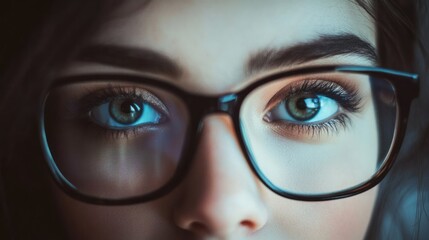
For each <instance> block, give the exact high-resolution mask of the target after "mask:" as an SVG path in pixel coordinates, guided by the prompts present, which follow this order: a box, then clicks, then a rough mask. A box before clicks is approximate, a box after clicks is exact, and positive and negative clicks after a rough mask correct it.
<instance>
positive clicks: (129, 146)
mask: <svg viewBox="0 0 429 240" xmlns="http://www.w3.org/2000/svg"><path fill="white" fill-rule="evenodd" d="M188 118H189V113H188V111H187V110H186V107H185V106H184V103H183V102H182V101H181V100H180V99H179V98H178V97H176V96H174V95H173V94H171V93H169V92H167V91H165V90H161V89H159V88H156V87H153V86H150V85H144V84H140V85H139V84H135V83H123V82H120V83H115V82H114V81H105V82H100V81H97V82H85V83H75V84H68V85H64V86H62V87H57V88H55V89H53V90H52V91H51V92H50V94H49V96H48V98H47V99H46V104H45V121H44V123H45V132H46V137H47V141H48V147H49V149H50V152H51V154H52V156H53V159H54V161H55V164H56V165H57V167H58V169H59V171H60V172H61V173H62V175H63V176H64V177H65V178H66V179H67V181H68V182H70V183H71V184H72V185H73V186H74V187H75V188H76V189H77V190H78V191H79V192H81V193H83V194H86V195H89V196H93V197H99V198H109V199H123V198H129V197H135V196H141V195H144V194H148V193H150V192H153V191H155V190H158V189H159V188H161V187H162V186H164V185H165V184H166V182H168V181H169V180H170V179H171V178H172V176H173V175H174V174H175V172H176V169H177V167H178V164H179V158H180V156H181V154H182V151H183V145H184V141H185V132H186V131H187V128H188V122H189V119H188Z"/></svg>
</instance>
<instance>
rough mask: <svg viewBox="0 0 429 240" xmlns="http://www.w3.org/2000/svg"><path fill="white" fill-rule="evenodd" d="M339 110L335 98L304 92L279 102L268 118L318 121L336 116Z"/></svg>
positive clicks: (275, 120) (270, 119) (274, 119)
mask: <svg viewBox="0 0 429 240" xmlns="http://www.w3.org/2000/svg"><path fill="white" fill-rule="evenodd" d="M338 110H339V106H338V103H337V102H336V101H335V100H334V99H331V98H329V97H326V96H323V95H320V94H314V93H303V94H298V95H295V96H291V97H289V98H287V99H284V100H283V101H281V102H280V103H278V104H277V105H276V106H275V107H274V108H273V109H272V110H271V111H269V112H268V113H267V115H266V120H268V121H270V122H272V121H274V122H277V121H287V122H306V123H316V122H320V121H324V120H326V119H329V118H332V117H334V116H335V114H336V113H338Z"/></svg>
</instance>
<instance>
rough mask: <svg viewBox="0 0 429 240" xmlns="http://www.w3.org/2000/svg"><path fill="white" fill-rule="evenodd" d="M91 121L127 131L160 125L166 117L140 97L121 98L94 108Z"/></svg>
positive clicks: (91, 112)
mask: <svg viewBox="0 0 429 240" xmlns="http://www.w3.org/2000/svg"><path fill="white" fill-rule="evenodd" d="M89 116H90V119H91V120H92V121H94V122H95V123H97V124H99V125H101V126H103V127H106V128H110V129H127V128H130V127H137V126H143V125H152V124H159V123H161V122H162V121H163V120H164V118H165V117H164V115H163V114H162V113H160V112H159V111H157V110H156V109H155V107H154V106H152V105H151V104H150V103H148V102H145V101H144V100H143V99H141V98H138V97H127V96H120V97H115V98H113V99H111V100H110V101H108V102H106V103H103V104H100V105H99V106H96V107H94V108H93V109H91V110H90V112H89Z"/></svg>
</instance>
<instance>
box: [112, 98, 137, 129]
mask: <svg viewBox="0 0 429 240" xmlns="http://www.w3.org/2000/svg"><path fill="white" fill-rule="evenodd" d="M109 110H110V115H111V117H112V118H113V119H114V120H115V121H116V122H118V123H121V124H132V123H134V122H136V121H137V120H138V119H139V118H140V116H141V115H142V113H143V108H142V104H141V103H140V102H139V101H138V100H135V99H129V98H128V99H115V100H113V101H112V102H111V103H110V107H109Z"/></svg>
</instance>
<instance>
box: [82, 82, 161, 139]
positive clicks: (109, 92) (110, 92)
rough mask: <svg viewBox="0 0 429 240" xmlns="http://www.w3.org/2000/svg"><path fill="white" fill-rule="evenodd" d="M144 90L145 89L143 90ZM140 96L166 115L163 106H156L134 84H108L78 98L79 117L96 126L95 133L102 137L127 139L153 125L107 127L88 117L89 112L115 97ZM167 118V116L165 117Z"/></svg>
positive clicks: (85, 122) (91, 125)
mask: <svg viewBox="0 0 429 240" xmlns="http://www.w3.org/2000/svg"><path fill="white" fill-rule="evenodd" d="M144 91H146V90H144ZM120 97H124V98H132V99H136V98H141V99H143V100H144V101H145V102H146V103H147V104H150V105H151V107H153V108H155V109H156V110H157V111H159V112H160V113H161V114H163V115H164V116H168V112H167V110H166V109H163V107H160V106H157V105H160V104H161V103H159V104H156V103H152V102H150V101H148V100H147V99H145V97H144V96H143V94H142V93H140V90H138V89H137V88H136V87H134V86H130V87H123V86H119V87H114V86H108V87H105V88H102V89H99V90H95V91H91V90H89V91H87V93H86V94H85V95H84V97H83V98H81V99H80V100H79V106H80V110H79V113H80V118H81V119H82V120H84V124H85V125H86V126H90V127H91V128H93V127H94V126H96V127H97V133H100V134H102V136H103V137H107V139H113V140H117V139H128V138H129V137H131V136H135V135H138V134H139V133H141V132H142V131H148V130H152V129H154V128H155V126H154V125H144V126H139V127H131V128H127V129H108V128H105V127H102V126H100V125H98V124H96V123H94V122H93V121H92V120H91V119H90V117H89V112H90V111H91V110H92V109H93V108H94V107H97V106H100V105H101V104H104V103H108V102H110V101H112V100H114V99H115V98H120ZM167 118H168V117H167Z"/></svg>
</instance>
